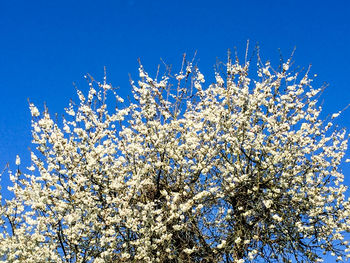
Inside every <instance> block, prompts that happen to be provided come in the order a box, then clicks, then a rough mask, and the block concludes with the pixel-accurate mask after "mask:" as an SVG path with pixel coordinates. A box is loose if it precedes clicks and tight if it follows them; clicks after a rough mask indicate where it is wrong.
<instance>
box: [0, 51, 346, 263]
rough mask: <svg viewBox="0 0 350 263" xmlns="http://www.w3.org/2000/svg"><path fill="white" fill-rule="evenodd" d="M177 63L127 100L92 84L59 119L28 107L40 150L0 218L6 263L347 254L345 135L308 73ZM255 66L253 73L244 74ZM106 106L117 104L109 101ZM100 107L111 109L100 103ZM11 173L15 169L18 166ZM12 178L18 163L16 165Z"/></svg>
mask: <svg viewBox="0 0 350 263" xmlns="http://www.w3.org/2000/svg"><path fill="white" fill-rule="evenodd" d="M257 62H258V63H257V66H256V67H255V66H254V67H253V66H250V64H252V63H250V62H245V63H244V64H240V63H239V61H238V60H234V61H232V60H231V58H229V59H228V62H227V63H226V64H225V65H224V68H225V70H217V72H215V82H214V83H212V84H210V85H206V84H205V79H204V76H203V74H202V73H201V72H200V71H199V70H198V68H197V67H195V66H193V65H192V63H187V62H186V61H185V60H184V64H183V67H182V69H181V71H180V72H179V73H178V74H175V75H171V74H170V72H167V74H165V75H164V76H163V77H161V78H160V79H158V78H157V77H155V78H152V77H151V76H150V75H149V74H148V73H146V71H145V70H144V68H143V67H142V66H140V68H139V73H140V75H139V77H140V78H139V81H137V82H132V90H133V95H134V99H133V100H131V101H130V102H128V103H126V102H124V101H123V99H122V98H121V97H119V96H118V95H117V94H116V93H115V90H114V89H113V88H112V86H111V85H109V84H107V83H106V80H104V82H103V83H98V82H96V81H94V80H93V79H91V81H90V89H89V91H88V94H86V95H84V94H83V93H82V92H80V91H78V96H79V102H78V103H76V104H75V103H73V102H71V103H70V105H69V107H68V108H67V109H66V115H65V117H64V118H63V120H62V121H56V119H53V118H52V117H51V116H50V115H49V112H48V110H47V109H45V110H44V111H43V112H41V113H40V112H39V110H38V109H37V108H36V107H35V106H34V105H33V104H30V110H31V114H32V116H33V120H32V136H33V143H34V144H35V145H36V149H34V150H33V151H32V152H31V161H32V164H31V166H30V167H28V168H27V169H26V170H25V171H23V172H21V171H20V169H18V171H17V172H13V173H10V178H11V180H12V186H11V187H10V188H9V189H10V190H11V191H12V192H13V194H14V197H13V198H12V199H10V200H2V202H1V207H0V215H1V217H0V220H1V222H0V223H1V224H0V231H1V235H0V259H1V260H2V261H3V262H36V263H39V262H67V263H68V262H96V263H99V262H169V263H170V262H174V263H175V262H237V263H243V262H292V260H294V262H318V261H322V260H321V258H322V253H328V252H329V253H331V254H332V255H333V256H336V257H337V259H338V260H345V259H346V258H347V257H349V251H350V247H349V243H348V241H346V235H347V233H349V232H350V213H349V212H350V203H349V200H348V199H346V197H345V191H346V187H345V186H344V185H343V183H342V182H343V174H342V173H341V171H340V169H339V165H340V164H341V162H342V159H343V158H344V155H345V151H346V148H347V135H346V133H345V131H344V130H339V129H335V128H333V126H332V118H333V117H336V115H337V114H334V115H333V116H332V117H330V118H328V119H326V120H321V119H320V117H319V116H320V113H321V107H320V106H318V104H317V96H318V94H319V93H320V91H321V88H319V89H315V88H313V87H312V86H311V79H310V78H309V77H308V74H309V73H308V72H304V73H302V72H293V71H292V70H290V69H289V68H290V66H291V61H290V60H288V61H287V62H285V63H283V64H282V65H281V67H280V69H279V70H274V69H273V68H272V67H271V65H270V64H269V63H262V62H261V60H260V59H259V58H258V59H257ZM250 68H256V70H255V71H254V72H253V73H254V74H252V73H250V71H249V69H250ZM113 98H114V99H113ZM107 105H108V106H107ZM16 163H17V164H18V165H20V160H19V158H18V159H17V161H16ZM19 168H20V166H19Z"/></svg>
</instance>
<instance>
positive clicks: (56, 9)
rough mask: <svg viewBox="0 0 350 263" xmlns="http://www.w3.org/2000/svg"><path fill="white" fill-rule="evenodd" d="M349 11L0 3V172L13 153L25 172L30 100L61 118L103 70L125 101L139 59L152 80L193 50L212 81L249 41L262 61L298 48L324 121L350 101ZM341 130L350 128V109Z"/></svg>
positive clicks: (348, 6) (266, 4) (338, 7)
mask: <svg viewBox="0 0 350 263" xmlns="http://www.w3.org/2000/svg"><path fill="white" fill-rule="evenodd" d="M349 13H350V2H349V1H337V0H334V1H320V0H319V1H305V0H304V1H299V0H297V1H283V0H279V1H268V0H265V1H258V0H256V1H249V0H241V1H222V0H215V1H205V0H202V1H190V0H188V1H182V0H174V1H166V0H162V1H147V0H143V1H136V0H130V1H129V0H123V1H118V0H115V1H103V0H100V1H92V0H85V1H72V0H71V1H64V0H60V1H55V0H50V1H47V0H45V1H16V0H11V1H5V0H0V40H1V41H0V90H1V96H0V169H1V170H2V168H3V167H5V165H6V163H10V165H11V166H12V167H14V162H15V156H16V154H20V156H21V158H22V160H23V163H24V165H26V164H29V156H30V154H29V150H28V148H29V147H30V146H31V145H30V141H31V137H30V120H31V117H30V113H29V109H28V99H29V100H30V101H31V102H34V103H35V104H36V105H37V106H38V107H39V108H40V109H42V108H43V105H44V103H45V104H46V105H47V106H48V108H49V110H50V113H59V114H62V113H63V109H64V107H66V106H67V105H68V102H69V100H70V99H71V98H73V99H76V98H77V97H76V94H75V88H74V86H73V84H72V83H73V82H75V83H76V85H77V86H78V88H79V89H81V90H83V91H86V90H87V89H88V86H87V85H86V82H85V81H84V78H83V76H84V75H85V74H86V73H89V74H91V75H92V76H94V78H95V79H97V80H102V78H103V68H104V66H106V68H107V78H108V82H111V83H112V85H113V86H119V87H120V89H119V92H120V94H121V95H122V96H123V97H125V96H127V95H130V85H129V74H130V75H131V77H133V78H134V79H137V69H138V61H137V59H138V58H140V59H141V61H142V63H143V64H144V66H145V68H146V70H147V69H148V70H149V71H153V72H154V70H155V69H156V67H157V65H158V64H160V63H161V60H160V59H163V60H164V61H165V62H166V63H168V64H172V65H174V66H175V67H176V66H177V67H179V65H180V63H181V57H182V54H183V53H187V54H189V55H190V56H191V55H193V54H194V52H195V51H197V61H198V65H199V67H200V69H201V71H203V72H204V73H209V74H213V73H212V72H213V70H212V69H213V66H214V65H215V63H216V60H217V58H218V59H220V60H222V61H225V59H226V54H227V49H229V48H230V49H233V48H234V47H237V50H238V52H239V53H240V54H242V55H243V54H244V52H245V46H246V42H247V40H248V39H249V40H250V43H251V47H254V46H255V45H256V44H259V46H260V50H261V56H262V58H263V60H272V61H278V59H279V56H280V52H281V54H282V55H283V57H284V58H285V59H288V57H289V56H290V54H291V52H292V50H293V49H294V47H296V52H295V55H294V61H295V64H296V65H299V66H301V67H308V65H309V64H312V69H311V72H312V73H317V74H318V77H317V80H316V81H315V82H314V85H315V86H321V85H322V84H323V83H328V84H329V87H328V88H327V89H326V91H325V92H324V94H323V96H322V98H321V99H322V100H324V104H323V107H324V112H325V115H327V114H332V113H334V112H337V111H339V110H340V109H343V108H344V107H345V106H346V105H347V104H349V103H350V86H349V84H350V83H349V77H350V15H349ZM279 50H280V52H279ZM275 65H276V64H275ZM337 123H338V124H339V125H340V126H345V127H348V128H350V109H349V110H348V111H346V112H345V113H344V114H343V115H342V116H341V117H340V119H339V120H338V121H337ZM348 158H349V154H348ZM349 166H350V165H347V166H345V165H344V166H343V171H344V174H345V176H346V181H345V182H346V184H347V185H350V179H349V178H350V169H349V168H350V167H349ZM3 177H4V179H3V182H2V184H3V185H4V184H6V181H7V179H6V178H5V177H7V175H4V176H3ZM328 262H331V261H328Z"/></svg>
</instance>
